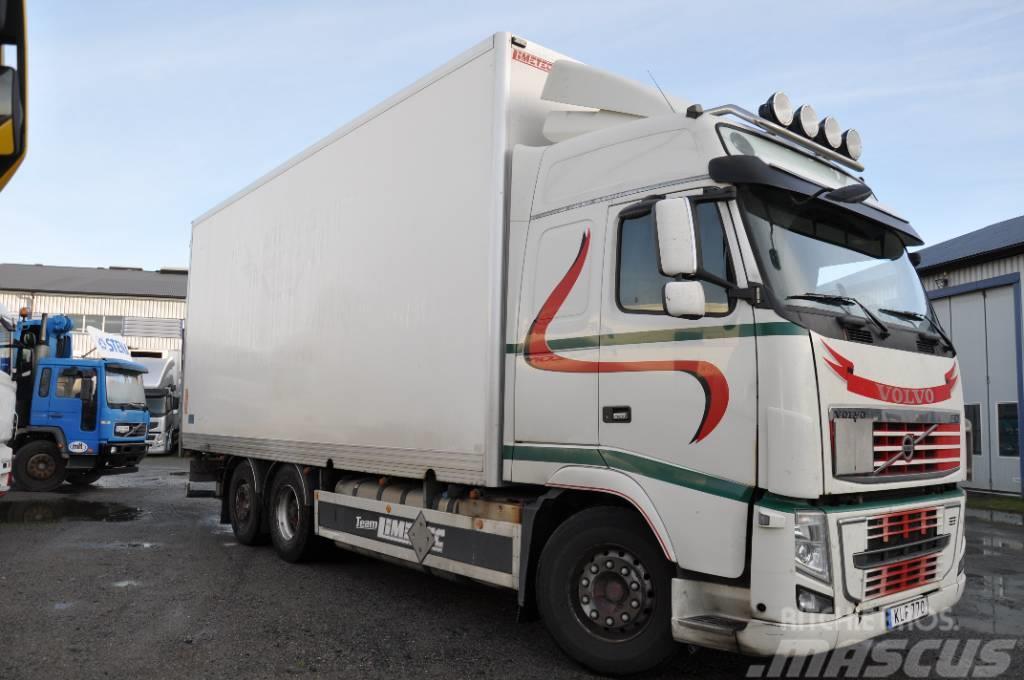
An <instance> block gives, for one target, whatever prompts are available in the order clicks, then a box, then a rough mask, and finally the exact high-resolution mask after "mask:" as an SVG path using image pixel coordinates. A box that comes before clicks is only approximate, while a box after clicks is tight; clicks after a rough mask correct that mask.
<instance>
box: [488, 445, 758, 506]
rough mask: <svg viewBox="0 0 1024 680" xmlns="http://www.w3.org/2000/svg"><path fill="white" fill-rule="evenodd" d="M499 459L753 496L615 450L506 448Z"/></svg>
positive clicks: (739, 486) (749, 491) (750, 490)
mask: <svg viewBox="0 0 1024 680" xmlns="http://www.w3.org/2000/svg"><path fill="white" fill-rule="evenodd" d="M502 455H503V458H504V459H505V460H516V461H533V462H537V463H564V464H576V465H597V466H601V467H609V468H612V469H614V470H620V471H622V472H632V473H635V474H638V475H643V476H644V477H650V478H651V479H656V480H658V481H660V482H666V483H668V484H675V485H676V486H683V487H686V488H688V489H693V490H695V491H702V492H704V493H709V494H712V495H714V496H721V497H722V498H729V499H731V500H735V501H742V502H747V501H749V500H750V499H751V498H752V497H753V494H754V489H753V487H749V486H746V485H744V484H739V483H737V482H731V481H729V480H727V479H721V478H719V477H713V476H711V475H707V474H704V473H703V472H697V471H696V470H690V469H688V468H684V467H679V466H678V465H672V464H670V463H664V462H661V461H658V460H651V459H650V458H643V457H641V456H637V455H634V454H631V453H626V452H625V451H618V450H616V449H584V448H577V447H570V446H506V447H504V451H503V454H502Z"/></svg>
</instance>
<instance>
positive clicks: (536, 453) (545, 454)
mask: <svg viewBox="0 0 1024 680" xmlns="http://www.w3.org/2000/svg"><path fill="white" fill-rule="evenodd" d="M502 457H503V458H504V459H505V460H526V461H533V462H536V463H570V464H575V465H597V466H599V467H607V465H605V462H604V458H602V457H601V451H599V450H598V449H584V448H578V447H572V446H506V447H504V450H503V451H502Z"/></svg>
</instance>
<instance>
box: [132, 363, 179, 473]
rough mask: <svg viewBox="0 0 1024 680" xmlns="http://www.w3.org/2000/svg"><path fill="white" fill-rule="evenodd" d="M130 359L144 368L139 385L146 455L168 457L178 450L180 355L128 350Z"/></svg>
mask: <svg viewBox="0 0 1024 680" xmlns="http://www.w3.org/2000/svg"><path fill="white" fill-rule="evenodd" d="M132 358H133V359H134V360H135V361H136V362H137V363H139V364H141V365H142V366H145V367H146V371H147V372H146V374H145V375H143V377H142V383H143V385H144V387H145V388H146V406H147V408H148V410H149V431H148V432H147V433H146V444H147V445H148V446H149V452H150V453H171V452H173V451H176V450H177V448H178V437H179V434H180V429H181V411H180V408H181V397H180V396H179V395H180V387H179V376H180V372H179V366H180V364H181V353H180V352H178V351H175V350H132Z"/></svg>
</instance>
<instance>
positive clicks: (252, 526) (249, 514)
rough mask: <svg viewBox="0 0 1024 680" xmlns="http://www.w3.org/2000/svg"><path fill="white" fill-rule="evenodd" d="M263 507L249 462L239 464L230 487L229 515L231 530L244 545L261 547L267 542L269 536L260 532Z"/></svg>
mask: <svg viewBox="0 0 1024 680" xmlns="http://www.w3.org/2000/svg"><path fill="white" fill-rule="evenodd" d="M261 507H262V506H261V505H260V497H259V494H257V493H256V477H255V475H254V474H253V472H252V465H250V464H249V462H248V461H242V462H241V463H239V464H238V465H237V466H236V467H235V469H234V471H233V472H232V473H231V482H230V484H229V486H228V515H229V516H230V517H231V529H232V531H234V532H235V538H236V539H238V542H239V543H241V544H242V545H259V544H261V543H266V542H267V536H266V534H265V533H263V532H262V531H260V521H261V515H262V512H261Z"/></svg>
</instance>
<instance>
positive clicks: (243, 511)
mask: <svg viewBox="0 0 1024 680" xmlns="http://www.w3.org/2000/svg"><path fill="white" fill-rule="evenodd" d="M234 504H235V519H237V520H238V521H239V522H240V523H242V524H244V523H246V522H248V521H249V514H250V513H251V512H252V494H251V493H249V483H248V482H242V483H241V484H239V485H238V487H237V488H236V489H235V499H234Z"/></svg>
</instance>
